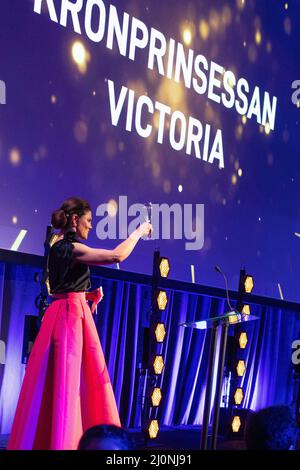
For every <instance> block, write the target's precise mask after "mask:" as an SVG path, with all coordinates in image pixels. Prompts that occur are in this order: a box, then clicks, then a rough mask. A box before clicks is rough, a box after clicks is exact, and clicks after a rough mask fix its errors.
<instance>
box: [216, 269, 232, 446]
mask: <svg viewBox="0 0 300 470" xmlns="http://www.w3.org/2000/svg"><path fill="white" fill-rule="evenodd" d="M215 270H216V271H217V272H218V273H220V274H222V276H223V277H224V280H225V288H226V298H227V305H228V307H229V309H230V311H233V310H234V309H233V308H232V305H231V303H230V300H229V293H228V282H227V277H226V276H225V274H224V273H223V271H222V270H221V268H220V267H219V266H215ZM228 327H229V323H228V322H227V321H226V322H225V323H223V324H222V331H221V341H220V355H219V364H218V372H217V383H216V393H215V399H214V417H213V426H212V437H211V450H216V448H217V440H218V430H219V420H220V402H221V395H222V385H223V378H224V366H225V357H226V348H227V338H228Z"/></svg>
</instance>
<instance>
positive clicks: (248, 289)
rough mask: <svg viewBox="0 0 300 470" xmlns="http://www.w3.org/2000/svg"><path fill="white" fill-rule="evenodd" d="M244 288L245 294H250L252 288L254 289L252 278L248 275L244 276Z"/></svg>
mask: <svg viewBox="0 0 300 470" xmlns="http://www.w3.org/2000/svg"><path fill="white" fill-rule="evenodd" d="M244 287H245V292H247V294H250V293H251V292H252V290H253V287H254V282H253V277H252V276H249V275H247V276H246V279H245V282H244Z"/></svg>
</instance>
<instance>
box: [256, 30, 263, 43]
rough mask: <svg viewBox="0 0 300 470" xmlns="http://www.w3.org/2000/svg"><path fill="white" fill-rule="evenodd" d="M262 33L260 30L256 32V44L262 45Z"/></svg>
mask: <svg viewBox="0 0 300 470" xmlns="http://www.w3.org/2000/svg"><path fill="white" fill-rule="evenodd" d="M261 39H262V38H261V32H260V30H259V29H258V30H257V31H256V32H255V42H256V44H260V43H261Z"/></svg>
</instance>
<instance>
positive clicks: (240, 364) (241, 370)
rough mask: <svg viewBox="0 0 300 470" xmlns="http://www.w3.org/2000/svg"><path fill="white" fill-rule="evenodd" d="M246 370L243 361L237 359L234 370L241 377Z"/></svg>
mask: <svg viewBox="0 0 300 470" xmlns="http://www.w3.org/2000/svg"><path fill="white" fill-rule="evenodd" d="M245 370H246V366H245V361H243V360H239V361H238V364H237V366H236V372H237V375H238V376H239V377H243V375H244V373H245Z"/></svg>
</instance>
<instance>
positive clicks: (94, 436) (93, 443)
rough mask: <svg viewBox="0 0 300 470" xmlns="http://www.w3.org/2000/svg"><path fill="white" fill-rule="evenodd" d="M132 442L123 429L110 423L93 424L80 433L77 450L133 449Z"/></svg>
mask: <svg viewBox="0 0 300 470" xmlns="http://www.w3.org/2000/svg"><path fill="white" fill-rule="evenodd" d="M133 449H135V446H134V443H133V441H132V440H131V438H130V435H129V433H128V432H127V431H125V429H122V428H119V427H117V426H114V425H111V424H101V425H98V426H93V427H92V428H89V429H87V430H86V431H85V433H84V434H83V435H82V437H81V439H80V441H79V444H78V450H133Z"/></svg>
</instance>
